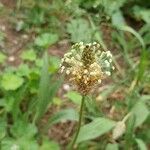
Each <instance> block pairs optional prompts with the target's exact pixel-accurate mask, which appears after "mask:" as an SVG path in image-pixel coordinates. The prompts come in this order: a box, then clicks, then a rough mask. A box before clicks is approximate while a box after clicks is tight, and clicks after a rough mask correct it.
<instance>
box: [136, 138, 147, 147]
mask: <svg viewBox="0 0 150 150" xmlns="http://www.w3.org/2000/svg"><path fill="white" fill-rule="evenodd" d="M135 141H136V143H137V145H138V147H139V150H148V149H147V147H146V144H145V143H144V142H143V140H141V139H136V140H135Z"/></svg>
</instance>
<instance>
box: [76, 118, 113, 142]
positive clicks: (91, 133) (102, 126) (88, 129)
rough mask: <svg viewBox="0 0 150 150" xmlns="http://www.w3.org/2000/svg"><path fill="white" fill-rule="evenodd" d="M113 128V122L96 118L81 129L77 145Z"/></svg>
mask: <svg viewBox="0 0 150 150" xmlns="http://www.w3.org/2000/svg"><path fill="white" fill-rule="evenodd" d="M114 126H115V122H114V121H112V120H109V119H106V118H96V119H94V120H93V121H92V122H91V123H89V124H86V125H84V126H83V127H81V130H80V132H79V136H78V138H77V143H80V142H83V141H86V140H92V139H94V138H97V137H99V136H101V135H103V134H105V133H107V132H109V131H110V130H111V129H112V128H113V127H114Z"/></svg>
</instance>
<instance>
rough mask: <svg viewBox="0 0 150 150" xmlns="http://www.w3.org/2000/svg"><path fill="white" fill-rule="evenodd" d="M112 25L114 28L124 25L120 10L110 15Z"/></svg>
mask: <svg viewBox="0 0 150 150" xmlns="http://www.w3.org/2000/svg"><path fill="white" fill-rule="evenodd" d="M112 24H113V25H115V26H118V25H119V26H123V25H125V20H124V18H123V15H122V12H121V11H120V10H118V11H116V12H115V13H113V14H112Z"/></svg>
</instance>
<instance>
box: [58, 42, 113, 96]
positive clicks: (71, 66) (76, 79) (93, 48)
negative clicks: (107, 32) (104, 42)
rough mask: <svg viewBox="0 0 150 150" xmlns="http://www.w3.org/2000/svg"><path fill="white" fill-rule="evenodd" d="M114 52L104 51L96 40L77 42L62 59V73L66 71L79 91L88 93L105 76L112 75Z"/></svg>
mask: <svg viewBox="0 0 150 150" xmlns="http://www.w3.org/2000/svg"><path fill="white" fill-rule="evenodd" d="M112 69H113V67H112V54H111V53H110V51H103V50H102V49H101V47H100V45H99V44H98V43H96V42H93V43H88V44H85V45H84V44H83V42H80V43H76V44H75V45H73V46H72V49H71V51H70V52H68V53H66V54H65V55H64V58H63V59H62V61H61V69H60V70H61V73H63V72H64V73H65V74H66V76H67V78H69V80H68V81H70V82H72V83H73V84H74V85H76V87H77V89H78V91H79V92H81V93H82V94H87V93H88V92H90V91H91V90H92V89H93V87H95V86H96V85H97V84H100V83H101V81H102V79H103V77H104V76H110V75H111V72H110V71H111V70H112Z"/></svg>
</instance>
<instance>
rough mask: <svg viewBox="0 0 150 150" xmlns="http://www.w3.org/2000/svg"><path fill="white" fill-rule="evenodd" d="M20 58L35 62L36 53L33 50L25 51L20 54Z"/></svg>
mask: <svg viewBox="0 0 150 150" xmlns="http://www.w3.org/2000/svg"><path fill="white" fill-rule="evenodd" d="M21 58H22V59H23V60H28V61H35V60H36V53H35V51H34V50H33V49H30V50H25V51H23V52H22V54H21Z"/></svg>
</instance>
